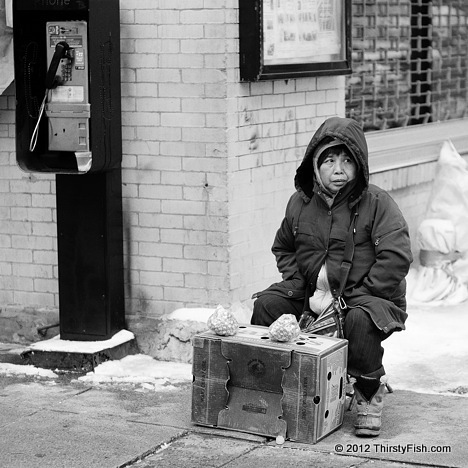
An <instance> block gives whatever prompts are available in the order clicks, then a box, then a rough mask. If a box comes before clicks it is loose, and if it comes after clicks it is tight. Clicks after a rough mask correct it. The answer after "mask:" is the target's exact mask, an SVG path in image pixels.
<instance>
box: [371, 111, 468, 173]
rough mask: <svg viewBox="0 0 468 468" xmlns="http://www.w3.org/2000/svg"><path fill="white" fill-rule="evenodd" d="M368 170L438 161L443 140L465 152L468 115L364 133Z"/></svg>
mask: <svg viewBox="0 0 468 468" xmlns="http://www.w3.org/2000/svg"><path fill="white" fill-rule="evenodd" d="M366 138H367V143H368V146H369V155H370V156H369V166H370V167H369V169H370V173H371V174H376V173H379V172H386V171H391V170H394V169H401V168H404V167H410V166H417V165H420V164H425V163H430V162H434V161H437V159H438V158H439V152H440V148H441V147H442V144H443V142H444V141H445V140H451V141H452V143H453V144H454V146H455V148H456V149H457V151H458V152H459V153H460V154H461V155H462V156H465V155H468V118H465V119H459V120H448V121H446V122H439V123H431V124H426V125H417V126H414V127H405V128H396V129H391V130H384V131H378V132H371V133H367V134H366Z"/></svg>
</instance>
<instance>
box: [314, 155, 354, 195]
mask: <svg viewBox="0 0 468 468" xmlns="http://www.w3.org/2000/svg"><path fill="white" fill-rule="evenodd" d="M356 173H357V165H356V163H355V162H354V159H353V158H352V157H351V156H349V155H348V154H347V153H346V152H345V151H340V150H339V151H337V152H330V153H329V154H328V155H327V156H326V157H325V159H324V161H323V163H322V164H321V165H320V167H319V174H320V178H321V179H322V184H323V186H324V188H325V189H327V190H329V191H330V192H331V193H332V194H335V193H338V192H339V191H340V190H341V189H342V188H343V187H344V186H345V185H346V184H347V183H348V182H351V181H352V180H354V179H355V178H356Z"/></svg>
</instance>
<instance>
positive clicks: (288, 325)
mask: <svg viewBox="0 0 468 468" xmlns="http://www.w3.org/2000/svg"><path fill="white" fill-rule="evenodd" d="M300 333H301V329H300V328H299V324H298V323H297V320H296V317H295V316H294V315H293V314H284V315H282V316H281V317H279V318H278V319H277V320H275V321H274V322H273V323H272V324H271V325H270V326H269V328H268V334H269V335H270V338H271V339H272V340H274V341H282V342H285V341H292V340H294V339H295V338H297V337H298V336H299V334H300Z"/></svg>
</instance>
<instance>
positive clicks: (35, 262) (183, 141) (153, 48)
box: [0, 0, 417, 317]
mask: <svg viewBox="0 0 468 468" xmlns="http://www.w3.org/2000/svg"><path fill="white" fill-rule="evenodd" d="M189 8H190V9H187V2H185V1H181V0H159V1H155V0H125V2H123V1H122V2H121V50H122V57H121V78H122V120H123V129H122V133H123V171H122V176H123V207H124V256H125V257H124V262H125V297H126V311H127V315H134V316H136V317H138V316H158V315H164V314H167V313H169V312H172V311H173V310H175V309H177V308H179V307H183V306H188V307H190V306H192V307H195V306H198V307H203V306H215V305H216V304H218V303H223V304H229V303H232V302H234V301H246V300H248V299H249V298H250V296H251V294H252V293H253V292H255V291H257V290H259V289H262V288H264V287H266V286H268V285H269V284H270V283H271V282H273V281H277V280H279V275H278V274H277V272H276V267H275V264H274V257H273V255H272V254H271V252H270V247H271V244H272V241H273V237H274V234H275V232H276V229H277V228H278V226H279V223H280V221H281V218H282V216H283V214H284V209H285V207H286V202H287V200H288V198H289V196H290V195H291V194H292V193H293V191H294V185H293V177H294V173H295V170H296V167H297V166H298V164H299V162H300V160H301V159H302V156H303V153H304V150H305V146H306V145H307V143H308V142H309V140H310V138H311V136H312V134H313V133H314V131H315V130H316V129H317V128H318V126H319V125H320V124H321V122H322V121H323V120H324V119H325V118H327V117H329V116H332V115H344V78H343V77H323V78H309V79H306V78H302V79H296V80H287V81H284V80H283V81H268V82H261V83H240V82H239V69H238V26H237V21H238V20H237V13H238V12H237V1H236V0H192V1H191V2H190V7H189ZM54 189H55V180H54V176H53V175H45V174H26V173H23V172H21V171H20V170H19V169H18V167H17V166H16V163H15V154H14V88H13V86H12V87H10V89H9V90H8V91H7V92H6V93H5V94H4V95H2V96H0V192H1V193H0V194H1V197H0V217H1V223H0V281H1V285H2V287H1V288H0V306H1V305H4V304H20V305H22V306H24V307H29V306H31V307H44V306H46V307H57V306H58V292H57V259H56V256H57V255H56V225H55V194H54ZM402 190H403V191H404V190H407V189H404V188H403V189H402ZM408 190H409V189H408ZM414 190H417V188H416V189H414ZM400 200H402V201H404V200H405V193H404V192H401V197H400Z"/></svg>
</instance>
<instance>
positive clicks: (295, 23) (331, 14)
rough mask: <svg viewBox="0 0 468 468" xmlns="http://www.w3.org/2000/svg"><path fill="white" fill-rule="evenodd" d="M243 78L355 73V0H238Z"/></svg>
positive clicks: (263, 78)
mask: <svg viewBox="0 0 468 468" xmlns="http://www.w3.org/2000/svg"><path fill="white" fill-rule="evenodd" d="M239 41H240V74H241V80H242V81H258V80H270V79H287V78H295V77H302V76H317V75H344V74H348V73H351V0H239Z"/></svg>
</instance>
